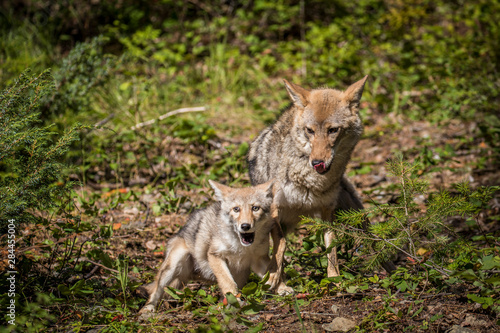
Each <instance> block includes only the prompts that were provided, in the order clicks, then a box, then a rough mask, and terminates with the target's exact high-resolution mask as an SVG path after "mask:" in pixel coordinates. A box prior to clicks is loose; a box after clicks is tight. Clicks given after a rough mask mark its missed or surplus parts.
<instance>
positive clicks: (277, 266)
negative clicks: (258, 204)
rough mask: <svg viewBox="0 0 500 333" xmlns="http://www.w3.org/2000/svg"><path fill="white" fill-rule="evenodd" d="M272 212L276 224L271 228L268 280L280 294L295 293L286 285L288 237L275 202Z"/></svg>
mask: <svg viewBox="0 0 500 333" xmlns="http://www.w3.org/2000/svg"><path fill="white" fill-rule="evenodd" d="M271 214H272V217H273V220H274V225H273V228H272V229H271V237H272V238H273V254H272V256H271V262H270V263H269V267H268V271H269V280H267V284H269V285H270V286H271V288H270V289H271V290H276V292H277V293H278V294H280V295H284V294H291V293H293V289H292V288H291V287H287V286H286V285H285V282H284V272H283V265H284V263H285V250H286V239H285V235H284V234H283V230H282V229H281V225H280V223H279V216H278V207H277V206H276V205H274V204H273V205H272V206H271Z"/></svg>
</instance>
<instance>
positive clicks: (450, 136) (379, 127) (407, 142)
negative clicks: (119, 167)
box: [23, 114, 500, 332]
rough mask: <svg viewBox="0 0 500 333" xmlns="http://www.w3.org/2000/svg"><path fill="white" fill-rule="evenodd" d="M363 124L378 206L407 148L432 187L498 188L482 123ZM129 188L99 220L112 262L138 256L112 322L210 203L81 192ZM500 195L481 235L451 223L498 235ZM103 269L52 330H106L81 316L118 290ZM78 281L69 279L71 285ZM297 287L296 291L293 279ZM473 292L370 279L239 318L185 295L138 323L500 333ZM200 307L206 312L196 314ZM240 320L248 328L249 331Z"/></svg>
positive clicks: (168, 142) (355, 165)
mask: <svg viewBox="0 0 500 333" xmlns="http://www.w3.org/2000/svg"><path fill="white" fill-rule="evenodd" d="M365 118H366V119H365V134H364V138H363V139H362V140H361V141H360V143H359V144H358V146H357V147H356V149H355V152H354V155H353V157H352V160H351V163H350V164H349V167H348V170H347V173H348V175H349V178H350V179H351V180H352V182H353V183H354V184H355V186H356V188H357V189H358V191H359V192H360V194H361V196H362V197H363V199H364V201H365V204H366V205H368V206H369V205H370V204H371V202H372V200H373V201H376V202H378V203H385V202H390V201H391V200H395V198H396V196H397V193H394V192H393V191H392V187H391V184H392V183H393V182H394V179H393V178H392V177H390V176H388V175H387V170H386V168H385V163H386V161H387V160H389V159H391V158H392V157H393V155H394V153H395V152H398V151H400V152H403V153H404V154H405V157H406V158H407V159H409V160H414V159H416V158H417V157H419V158H420V159H421V163H422V164H421V165H422V167H423V170H424V173H425V174H423V175H422V176H423V177H426V178H427V179H428V181H429V183H430V185H431V191H434V192H435V191H439V190H441V189H448V190H451V191H453V190H452V184H456V183H458V182H461V181H468V182H469V183H470V184H471V187H472V188H476V187H478V186H481V185H498V184H500V170H498V169H496V168H495V161H494V160H493V159H494V156H493V155H491V149H490V147H488V146H487V145H486V144H485V142H483V141H478V140H476V139H474V135H473V132H474V131H475V130H476V128H475V126H476V125H475V124H474V123H469V124H464V123H461V122H458V121H457V122H454V121H452V122H450V123H448V124H446V125H440V126H437V125H434V124H430V123H427V122H421V121H420V122H416V121H409V120H407V119H403V118H401V117H399V116H394V115H392V114H390V115H387V116H380V115H370V114H368V115H367V116H366V117H365ZM215 126H217V125H215ZM258 130H259V129H254V131H253V132H252V130H250V131H246V132H244V133H243V134H241V135H240V136H239V137H237V138H234V137H233V138H231V139H230V140H225V139H224V138H217V139H214V142H212V143H210V144H209V146H210V150H211V154H212V156H217V155H218V153H219V152H218V151H220V154H221V155H222V154H223V153H224V150H225V149H226V147H227V146H229V145H231V144H238V143H240V142H249V141H250V140H251V137H254V135H255V134H256V133H258ZM464 138H465V139H464ZM467 138H470V139H467ZM159 141H160V142H162V149H163V152H160V153H163V154H165V156H169V157H170V160H190V159H191V160H194V161H196V160H197V157H196V156H193V155H197V152H198V151H199V149H198V148H196V147H192V146H184V145H183V144H182V142H180V141H179V140H176V138H173V137H169V136H164V137H161V138H160V140H159ZM157 153H158V152H157ZM203 154H204V153H203ZM215 158H216V157H215ZM195 163H196V162H195ZM242 179H243V182H244V181H245V180H248V178H247V176H246V175H243V176H242ZM130 183H131V182H130ZM130 191H133V192H134V193H135V194H134V196H133V197H130V198H129V199H128V200H124V201H123V202H121V203H120V204H119V205H117V206H116V207H115V208H113V209H109V210H108V211H107V213H106V214H101V215H100V216H97V218H98V219H99V220H100V222H99V223H100V224H102V225H103V226H104V225H112V228H113V236H112V237H111V238H110V239H109V241H108V243H107V245H106V246H105V248H104V251H105V252H106V253H107V254H108V255H109V257H110V258H111V260H115V259H117V258H119V257H120V256H126V257H128V258H130V262H129V274H128V275H129V279H130V283H129V285H128V292H127V293H128V296H127V298H128V302H129V303H130V302H131V303H130V304H132V305H129V307H130V312H129V314H128V315H127V316H125V317H123V316H121V315H117V316H115V317H114V318H113V322H114V324H117V323H118V322H120V321H131V322H136V323H137V322H139V316H138V314H137V311H138V309H139V308H140V307H141V306H142V305H143V304H144V302H145V300H144V299H142V298H140V297H139V296H138V294H137V293H136V292H135V289H136V288H137V287H138V286H139V285H140V284H142V283H145V282H150V281H152V280H153V278H154V275H155V274H156V270H157V268H158V267H159V265H160V264H161V261H162V259H163V249H164V248H165V245H166V243H167V241H168V240H169V238H171V237H172V235H173V234H175V233H176V232H177V231H178V230H179V229H180V227H181V226H182V225H184V223H185V221H186V219H187V216H188V213H189V211H190V210H192V207H197V206H199V205H200V204H203V203H205V202H209V201H210V200H211V199H210V196H209V194H208V193H209V191H208V188H193V189H192V190H181V191H178V192H177V193H176V195H182V196H183V197H186V198H188V199H187V200H186V201H185V202H184V203H182V204H179V205H178V206H177V209H176V212H173V213H163V212H159V213H153V209H152V206H153V204H154V203H155V202H157V201H158V200H159V198H160V197H161V195H160V193H159V192H158V190H156V189H154V187H153V189H152V190H150V191H143V190H142V188H141V185H136V186H124V187H119V188H117V187H116V186H115V185H114V184H99V186H96V185H94V186H92V187H90V186H87V187H85V188H83V189H82V190H81V192H88V193H93V194H94V196H95V197H97V198H99V197H100V198H102V200H101V201H99V200H96V205H97V206H100V207H101V208H104V207H105V206H106V205H109V202H108V201H106V200H105V199H106V198H107V197H110V196H113V195H114V194H116V193H117V192H120V193H127V192H130ZM417 199H418V198H417ZM498 199H499V198H498V194H497V197H496V198H495V199H493V201H494V202H493V204H492V206H491V208H490V210H489V211H485V212H483V213H482V214H481V216H479V217H478V224H479V228H480V230H479V231H478V230H477V226H476V229H474V230H472V229H471V228H472V227H470V226H468V225H467V224H466V223H465V220H464V219H462V218H460V217H457V218H451V219H450V220H449V221H448V222H447V223H449V225H450V226H452V228H453V229H454V230H455V232H456V233H457V235H459V236H461V237H463V238H465V239H468V238H470V237H471V236H472V235H475V234H477V233H478V232H481V233H494V234H495V233H496V234H498V232H499V230H500V224H499V223H498V221H496V220H494V219H493V220H492V219H490V218H489V216H496V215H499V213H500V204H499V203H498ZM425 200H426V198H425V197H422V198H421V203H422V204H423V202H424V201H425ZM42 234H43V232H40V230H34V229H28V228H27V229H26V230H25V231H24V236H23V237H34V238H38V237H40V239H42V238H43V237H44V235H42ZM304 234H305V233H304V232H303V231H301V232H298V233H297V235H296V236H292V237H290V239H289V242H288V247H289V248H290V249H297V248H300V247H301V244H302V239H303V237H304ZM89 237H90V236H89ZM84 241H89V238H85V237H80V239H79V241H78V245H80V244H81V245H82V253H81V256H82V258H85V257H88V256H86V254H87V252H88V251H90V250H92V249H93V248H95V247H94V246H92V245H90V244H91V243H88V244H86V245H85V246H83V242H84ZM85 260H86V259H82V261H85ZM287 260H288V261H289V265H292V266H293V267H294V269H295V271H297V272H299V274H300V276H301V277H302V278H303V279H306V280H307V279H313V280H315V281H317V282H318V283H319V281H320V280H321V279H322V278H323V277H324V276H321V274H324V269H323V270H322V271H320V272H318V271H316V270H314V272H311V271H310V270H309V268H308V267H307V266H304V267H302V268H301V267H300V263H297V261H294V260H291V258H290V253H288V254H287ZM397 264H398V265H399V266H404V267H407V268H408V271H409V272H411V269H412V268H411V267H410V266H409V265H408V264H409V262H408V261H407V260H406V259H405V258H403V257H401V258H399V260H398V261H397ZM105 266H106V265H104V264H103V263H99V262H96V260H94V261H88V262H86V264H85V266H84V267H83V269H82V276H83V277H84V279H85V280H86V281H88V282H92V281H93V282H92V285H94V286H96V285H100V286H101V288H96V287H94V289H93V290H94V294H93V296H90V295H89V296H88V297H86V298H84V299H83V300H84V301H83V302H81V301H82V300H80V302H79V303H80V304H76V303H75V304H72V305H71V306H64V305H58V306H57V310H56V311H58V312H59V314H60V316H58V317H57V320H56V322H55V323H54V325H53V326H52V327H53V328H54V329H55V330H57V331H59V330H62V331H64V329H62V328H66V329H67V328H68V326H71V325H72V323H74V322H81V323H82V325H83V326H80V327H81V329H82V330H87V329H91V330H92V332H97V331H99V330H100V329H102V328H103V327H107V325H98V324H83V322H84V320H83V319H82V318H85V317H88V316H100V315H102V314H99V313H98V311H97V310H95V307H100V306H102V301H103V299H104V298H105V297H108V298H109V297H114V296H112V295H115V296H116V295H118V294H119V292H110V291H109V290H107V288H111V286H112V285H113V284H115V283H116V274H115V273H116V272H113V270H112V269H109V268H106V267H105ZM341 269H343V268H341ZM352 273H353V274H355V273H356V272H352ZM374 274H376V275H377V276H378V277H380V278H381V279H383V278H384V277H385V276H386V273H385V272H384V271H377V272H373V274H371V276H373V275H374ZM82 276H75V277H74V278H73V279H72V282H75V281H78V279H81V278H82ZM365 281H366V280H365ZM72 282H71V281H68V283H69V284H71V283H72ZM291 282H292V283H291V285H292V287H294V285H293V281H291ZM190 287H191V289H193V290H194V293H195V294H196V293H197V291H196V290H197V289H200V288H201V289H202V290H205V292H206V294H208V295H212V296H214V297H218V290H217V288H215V287H213V286H203V285H199V284H196V283H193V284H191V285H190ZM99 289H100V290H99ZM475 289H477V287H476V286H474V285H472V284H460V283H456V284H454V285H452V286H451V287H447V288H442V289H439V288H436V287H435V286H433V285H431V284H429V285H428V284H427V282H426V281H425V279H423V280H420V281H419V284H418V285H417V287H416V288H414V290H412V291H410V290H406V291H405V292H400V291H399V290H396V289H394V288H392V292H391V288H383V287H381V286H380V283H377V282H373V283H369V284H368V288H365V289H356V290H355V292H348V291H347V290H346V289H345V288H341V287H337V286H335V285H331V286H328V287H327V288H326V289H325V288H323V289H321V290H322V291H321V292H314V293H313V292H307V290H306V292H299V293H297V294H296V295H294V296H285V297H278V296H272V295H267V294H263V295H262V297H261V298H260V308H259V310H260V311H258V312H257V313H251V314H246V313H239V314H238V315H237V316H228V315H223V313H224V312H223V311H219V313H217V311H215V313H214V309H219V310H220V309H221V308H222V303H221V302H220V300H219V301H216V302H213V303H210V302H208V301H207V302H206V303H204V301H200V299H199V298H196V297H194V298H193V297H191V298H189V299H188V297H187V296H184V297H182V298H180V299H178V300H175V299H174V300H168V301H165V302H163V303H162V304H161V305H160V306H159V308H158V313H157V314H156V315H155V316H154V317H153V318H152V319H150V320H149V321H148V320H146V321H144V322H141V323H140V324H139V325H140V326H139V327H140V328H139V330H141V331H143V332H148V331H162V330H171V331H189V330H198V331H204V330H205V331H210V330H211V331H217V329H218V328H220V331H228V330H232V331H243V330H246V329H248V326H252V325H257V328H256V329H255V331H258V329H261V330H262V331H264V332H284V331H288V332H325V331H327V332H329V331H337V330H339V331H341V330H342V326H337V325H339V322H342V320H343V319H345V320H347V329H349V327H350V328H351V330H354V325H356V326H357V327H358V329H359V330H365V331H384V332H419V331H422V332H424V331H425V332H500V328H499V327H498V326H497V324H496V323H497V320H498V318H497V317H496V315H495V313H494V312H493V311H491V310H489V309H486V310H485V309H483V308H482V307H481V305H480V304H477V303H474V302H471V301H470V300H469V299H468V298H467V297H466V295H467V294H468V293H470V292H474V291H475ZM315 290H318V289H315ZM301 291H303V290H301ZM351 291H352V290H351ZM187 303H189V304H188V305H187ZM197 307H199V309H198V310H200V309H201V310H202V313H200V312H199V311H194V310H195V309H196V308H197ZM91 308H92V309H93V310H91ZM96 311H97V312H96ZM203 312H204V313H203ZM226 314H227V312H226ZM213 318H215V319H213ZM342 318H343V319H342ZM242 321H243V322H245V323H246V325H243V324H242ZM88 322H90V323H92V322H95V321H92V320H90V321H88ZM114 324H112V325H110V326H113V325H114ZM341 324H342V323H341ZM344 324H345V322H344ZM217 325H218V326H217ZM259 325H260V326H259ZM349 325H351V326H349Z"/></svg>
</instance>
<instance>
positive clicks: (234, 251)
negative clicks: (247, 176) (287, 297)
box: [140, 181, 290, 313]
mask: <svg viewBox="0 0 500 333" xmlns="http://www.w3.org/2000/svg"><path fill="white" fill-rule="evenodd" d="M272 184H273V182H272V181H270V182H267V183H264V184H261V185H258V186H255V187H250V188H240V189H235V188H231V187H228V186H224V185H222V184H218V183H216V182H213V181H210V185H211V186H212V187H213V189H214V191H215V197H216V199H217V201H218V202H217V203H215V204H213V205H211V206H209V207H208V208H206V209H204V210H199V211H196V212H194V213H193V214H192V215H191V216H190V218H189V219H188V222H187V223H186V225H185V226H184V227H183V228H182V229H181V230H180V231H179V233H178V234H177V235H175V236H174V237H173V238H172V239H171V240H170V241H169V242H168V245H167V250H166V256H165V260H164V261H163V263H162V265H161V267H160V269H159V271H158V274H157V276H156V279H155V282H153V283H151V284H148V285H145V286H143V287H142V288H141V289H142V292H143V293H147V294H148V295H149V299H148V301H147V303H146V305H145V306H144V307H143V308H142V309H141V311H140V312H141V313H144V312H152V311H154V309H155V307H156V305H157V304H158V301H159V300H160V299H161V298H162V296H163V293H164V287H165V286H170V287H173V288H177V289H178V288H180V287H182V286H183V285H184V284H185V283H187V282H188V281H190V280H202V281H208V282H217V283H218V285H219V287H220V290H221V292H222V294H223V295H225V294H227V293H232V294H234V295H236V294H237V293H238V288H241V287H243V286H244V285H245V283H246V281H247V279H248V276H249V275H250V272H251V271H253V272H254V273H256V274H257V275H258V276H260V277H263V276H264V275H265V274H266V272H267V269H268V267H269V266H270V264H271V260H270V258H269V235H270V234H272V236H273V238H274V237H277V235H279V232H278V233H277V232H276V231H275V229H279V225H278V224H277V223H275V222H274V220H273V219H272V216H271V205H272V198H273V194H272ZM249 235H253V236H249ZM281 238H283V236H282V235H281ZM249 239H251V241H249ZM275 241H277V240H275ZM275 287H276V288H277V291H278V292H286V291H289V289H290V288H289V287H286V286H285V285H284V283H283V282H281V281H280V282H279V283H278V284H276V286H275Z"/></svg>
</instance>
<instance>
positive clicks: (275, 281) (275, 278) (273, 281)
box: [266, 272, 281, 290]
mask: <svg viewBox="0 0 500 333" xmlns="http://www.w3.org/2000/svg"><path fill="white" fill-rule="evenodd" d="M280 283H281V274H280V273H277V272H276V273H271V274H269V279H268V280H267V282H266V284H268V285H269V287H270V288H269V289H271V290H274V289H276V288H278V286H279V285H280Z"/></svg>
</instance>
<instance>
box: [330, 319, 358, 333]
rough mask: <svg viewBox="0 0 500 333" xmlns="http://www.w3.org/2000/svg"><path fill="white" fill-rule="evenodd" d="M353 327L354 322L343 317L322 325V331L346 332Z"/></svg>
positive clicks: (354, 325)
mask: <svg viewBox="0 0 500 333" xmlns="http://www.w3.org/2000/svg"><path fill="white" fill-rule="evenodd" d="M355 327H356V323H355V322H354V321H352V320H350V319H347V318H343V317H337V318H335V319H334V320H333V321H332V322H331V323H330V324H324V325H323V329H324V330H325V331H327V332H348V331H349V330H352V329H353V328H355Z"/></svg>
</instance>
